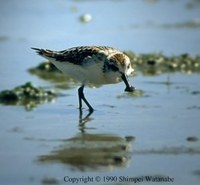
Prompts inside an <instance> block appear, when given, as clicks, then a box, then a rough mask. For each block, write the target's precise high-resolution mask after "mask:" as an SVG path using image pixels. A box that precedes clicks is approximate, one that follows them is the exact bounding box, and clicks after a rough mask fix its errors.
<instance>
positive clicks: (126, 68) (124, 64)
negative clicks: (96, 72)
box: [109, 53, 135, 92]
mask: <svg viewBox="0 0 200 185" xmlns="http://www.w3.org/2000/svg"><path fill="white" fill-rule="evenodd" d="M109 64H110V66H112V70H113V71H115V72H118V73H120V75H121V78H122V80H123V81H124V83H125V85H126V88H125V91H128V92H133V91H134V90H135V88H134V87H133V86H132V85H130V83H129V81H128V79H127V76H129V75H130V74H131V73H132V72H133V71H134V69H133V68H132V66H131V62H130V59H129V57H128V56H127V55H125V54H124V53H115V54H113V55H111V56H110V57H109Z"/></svg>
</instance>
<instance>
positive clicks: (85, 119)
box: [79, 109, 94, 132]
mask: <svg viewBox="0 0 200 185" xmlns="http://www.w3.org/2000/svg"><path fill="white" fill-rule="evenodd" d="M93 112H94V111H93V110H92V111H88V113H87V114H86V115H85V116H84V115H83V111H82V109H79V128H80V130H81V131H82V132H83V131H84V129H85V124H86V123H87V122H89V121H92V120H93V118H91V117H90V116H91V115H92V113H93Z"/></svg>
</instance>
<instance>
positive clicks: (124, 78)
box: [121, 73, 135, 92]
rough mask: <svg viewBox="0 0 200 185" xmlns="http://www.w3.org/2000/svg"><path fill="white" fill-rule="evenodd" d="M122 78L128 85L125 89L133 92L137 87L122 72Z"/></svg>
mask: <svg viewBox="0 0 200 185" xmlns="http://www.w3.org/2000/svg"><path fill="white" fill-rule="evenodd" d="M121 78H122V80H123V81H124V83H125V85H126V88H125V90H124V91H127V92H133V91H134V90H135V87H133V86H132V85H131V84H130V83H129V81H128V79H127V77H126V75H125V74H124V73H123V74H122V76H121Z"/></svg>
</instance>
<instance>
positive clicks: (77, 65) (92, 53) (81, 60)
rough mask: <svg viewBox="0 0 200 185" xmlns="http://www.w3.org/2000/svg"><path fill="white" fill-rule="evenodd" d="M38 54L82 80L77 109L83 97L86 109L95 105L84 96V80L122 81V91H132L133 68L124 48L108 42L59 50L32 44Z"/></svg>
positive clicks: (62, 70)
mask: <svg viewBox="0 0 200 185" xmlns="http://www.w3.org/2000/svg"><path fill="white" fill-rule="evenodd" d="M32 49H34V50H36V52H37V54H39V55H40V56H42V57H44V58H46V59H48V60H49V61H50V62H51V63H53V64H54V65H55V66H56V67H57V68H58V69H59V70H60V71H61V72H63V73H64V74H67V75H68V76H70V77H72V78H73V79H76V80H78V81H80V82H81V83H82V85H81V87H80V88H79V89H78V97H79V109H80V110H81V109H82V101H83V102H84V103H85V104H86V105H87V106H88V108H89V111H90V112H93V111H94V109H93V107H92V106H91V105H90V103H89V102H88V101H87V99H86V98H85V96H84V93H83V90H84V86H85V85H86V84H88V83H89V84H93V85H104V84H114V83H118V82H121V81H122V80H123V81H124V83H125V85H126V88H125V91H127V92H133V91H134V89H135V88H134V87H133V86H131V84H130V83H129V81H128V79H127V76H129V75H130V74H131V73H132V72H133V71H134V69H133V68H132V66H131V63H130V59H129V57H128V56H127V55H125V54H124V53H123V52H121V51H119V50H117V49H114V48H112V47H107V46H79V47H73V48H69V49H66V50H62V51H52V50H49V49H40V48H32Z"/></svg>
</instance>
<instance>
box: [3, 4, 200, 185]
mask: <svg viewBox="0 0 200 185" xmlns="http://www.w3.org/2000/svg"><path fill="white" fill-rule="evenodd" d="M199 9H200V3H199V1H192V0H191V1H189V0H184V1H128V0H127V1H120V0H119V1H109V0H108V1H97V0H96V1H95V0H94V1H92V0H83V1H81V0H79V1H78V0H77V1H75V0H74V1H73V0H70V1H64V0H59V1H50V0H44V1H25V0H22V1H17V0H11V1H5V2H2V3H1V7H0V10H1V11H0V81H1V85H0V90H4V89H12V88H13V87H15V86H18V85H21V84H24V83H26V82H27V81H30V82H32V83H33V84H35V85H36V86H41V87H44V88H48V89H55V91H56V92H58V93H59V94H61V95H62V96H59V97H58V98H56V99H55V100H54V101H52V102H49V103H44V104H41V105H38V106H37V107H35V108H34V109H27V108H25V107H23V106H20V105H16V106H12V105H3V104H1V105H0V119H1V121H0V140H1V143H0V182H1V184H4V185H11V184H19V185H23V184H24V185H25V184H73V182H74V181H72V178H73V177H75V178H78V180H79V181H78V184H83V183H84V182H86V181H87V178H88V177H90V179H88V181H89V180H90V182H87V184H113V185H114V184H120V183H121V184H127V185H128V184H135V183H136V179H138V181H137V183H140V184H151V183H152V184H154V182H153V180H151V182H147V179H146V176H150V177H154V180H156V179H161V180H163V179H165V181H167V180H168V184H177V185H178V184H183V185H187V184H194V185H195V184H199V180H200V162H199V161H200V134H199V130H200V123H199V120H200V83H199V74H198V73H181V72H177V73H163V74H160V75H155V76H149V75H142V74H141V73H140V72H139V71H138V72H137V71H136V75H135V76H134V77H130V81H131V82H132V83H133V84H134V86H135V87H136V89H137V91H136V93H134V94H130V93H126V92H124V88H125V87H124V84H123V83H120V84H114V85H105V86H102V87H100V88H89V87H88V88H85V94H86V96H87V98H88V100H89V101H90V102H91V104H92V105H93V106H94V108H95V111H94V113H93V114H91V115H89V116H88V115H87V114H88V111H87V109H83V112H82V114H81V113H80V112H79V110H78V98H77V88H78V87H79V85H80V84H78V83H75V82H73V81H66V83H63V81H62V83H61V82H58V81H56V80H54V79H47V78H45V76H37V75H34V74H31V73H29V72H28V69H30V68H32V67H35V66H37V65H38V64H39V63H40V62H42V61H43V59H42V58H40V57H39V56H37V55H35V53H34V52H33V51H32V50H31V49H30V47H42V48H50V49H55V50H61V49H65V48H68V47H72V46H78V45H109V46H112V47H116V48H119V49H120V50H123V51H125V50H126V51H133V52H135V53H138V54H139V53H151V52H163V53H164V54H165V55H168V56H172V55H180V54H182V53H189V54H190V55H199V51H200V13H199V12H200V11H199ZM86 13H88V14H90V15H91V16H92V20H91V21H90V22H87V23H86V22H84V21H83V19H80V17H82V16H83V15H85V14H86ZM84 179H85V180H84ZM64 180H65V181H64ZM139 181H140V182H139ZM163 181H164V180H163ZM163 183H164V182H163ZM85 184H86V183H85Z"/></svg>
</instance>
